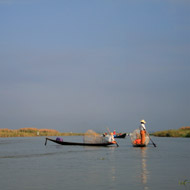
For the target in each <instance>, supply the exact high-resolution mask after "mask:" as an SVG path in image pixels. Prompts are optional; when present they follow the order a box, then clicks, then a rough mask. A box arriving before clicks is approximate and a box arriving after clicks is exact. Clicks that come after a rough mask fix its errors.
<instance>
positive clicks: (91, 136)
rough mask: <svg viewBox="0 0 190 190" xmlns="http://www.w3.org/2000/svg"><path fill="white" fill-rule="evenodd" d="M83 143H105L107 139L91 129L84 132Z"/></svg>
mask: <svg viewBox="0 0 190 190" xmlns="http://www.w3.org/2000/svg"><path fill="white" fill-rule="evenodd" d="M83 141H84V143H92V144H93V143H107V140H106V139H105V138H104V137H103V136H101V135H100V134H98V133H96V132H94V131H93V130H88V131H86V133H85V134H84V138H83Z"/></svg>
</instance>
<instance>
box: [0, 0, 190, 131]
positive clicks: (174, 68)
mask: <svg viewBox="0 0 190 190" xmlns="http://www.w3.org/2000/svg"><path fill="white" fill-rule="evenodd" d="M141 119H144V120H146V121H147V123H146V127H147V130H148V131H159V130H166V129H178V128H180V127H182V126H190V1H189V0H164V1H163V0H155V1H152V0H94V1H92V0H0V128H9V129H19V128H24V127H35V128H40V129H41V128H47V129H56V130H58V131H60V132H85V131H87V130H88V129H92V130H94V131H96V132H105V131H106V128H109V129H110V130H111V131H112V130H114V129H116V131H118V132H132V131H133V130H134V129H136V128H138V126H139V124H140V120H141Z"/></svg>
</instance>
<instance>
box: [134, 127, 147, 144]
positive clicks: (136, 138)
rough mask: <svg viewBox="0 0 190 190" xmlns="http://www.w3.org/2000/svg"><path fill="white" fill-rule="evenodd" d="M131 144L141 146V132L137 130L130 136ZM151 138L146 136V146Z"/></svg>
mask: <svg viewBox="0 0 190 190" xmlns="http://www.w3.org/2000/svg"><path fill="white" fill-rule="evenodd" d="M130 138H131V142H132V144H135V143H136V144H141V135H140V130H139V129H136V130H134V131H133V132H132V133H131V134H130ZM149 140H150V139H149V137H148V135H147V134H145V143H144V145H147V144H148V143H149Z"/></svg>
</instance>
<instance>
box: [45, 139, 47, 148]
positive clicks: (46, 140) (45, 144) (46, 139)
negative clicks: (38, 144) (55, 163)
mask: <svg viewBox="0 0 190 190" xmlns="http://www.w3.org/2000/svg"><path fill="white" fill-rule="evenodd" d="M46 144H47V138H46V141H45V146H46Z"/></svg>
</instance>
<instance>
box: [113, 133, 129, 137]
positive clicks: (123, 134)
mask: <svg viewBox="0 0 190 190" xmlns="http://www.w3.org/2000/svg"><path fill="white" fill-rule="evenodd" d="M125 137H126V133H122V134H121V135H114V138H125Z"/></svg>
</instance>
